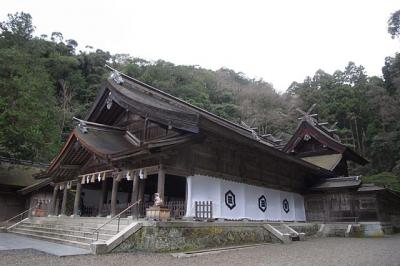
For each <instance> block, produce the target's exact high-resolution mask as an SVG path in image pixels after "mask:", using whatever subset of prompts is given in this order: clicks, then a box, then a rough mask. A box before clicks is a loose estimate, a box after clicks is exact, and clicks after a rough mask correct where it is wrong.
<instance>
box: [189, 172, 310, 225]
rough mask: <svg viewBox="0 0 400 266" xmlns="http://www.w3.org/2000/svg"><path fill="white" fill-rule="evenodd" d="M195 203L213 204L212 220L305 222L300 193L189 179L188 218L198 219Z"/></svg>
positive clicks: (210, 178)
mask: <svg viewBox="0 0 400 266" xmlns="http://www.w3.org/2000/svg"><path fill="white" fill-rule="evenodd" d="M195 201H212V203H213V218H225V219H243V218H247V219H251V220H268V221H282V220H283V221H304V220H305V211H304V199H303V196H301V195H300V194H297V193H291V192H286V191H280V190H275V189H269V188H264V187H258V186H252V185H247V184H243V183H237V182H232V181H227V180H224V179H220V178H214V177H209V176H201V175H194V176H190V177H188V178H187V206H186V216H188V217H193V216H195V208H194V205H195Z"/></svg>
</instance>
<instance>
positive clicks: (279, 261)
mask: <svg viewBox="0 0 400 266" xmlns="http://www.w3.org/2000/svg"><path fill="white" fill-rule="evenodd" d="M399 247H400V235H394V236H389V237H383V238H335V237H332V238H315V239H309V240H307V241H304V242H293V243H292V244H288V245H282V244H268V245H263V246H257V247H253V248H247V249H239V250H230V251H224V252H221V253H216V254H203V255H200V256H195V257H189V258H175V257H173V256H171V254H169V253H117V254H107V255H98V256H94V255H81V256H70V257H57V256H52V255H49V254H45V253H41V252H38V251H34V250H5V251H0V265H85V266H86V265H96V266H102V265H118V266H121V265H163V266H167V265H229V266H233V265H248V266H253V265H323V266H328V265H400V252H399V251H400V250H399Z"/></svg>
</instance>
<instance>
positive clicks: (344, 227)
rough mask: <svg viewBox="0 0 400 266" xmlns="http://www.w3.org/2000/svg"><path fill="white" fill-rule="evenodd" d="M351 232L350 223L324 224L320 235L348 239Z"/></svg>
mask: <svg viewBox="0 0 400 266" xmlns="http://www.w3.org/2000/svg"><path fill="white" fill-rule="evenodd" d="M349 226H350V228H349ZM349 230H351V224H349V223H330V224H324V226H323V228H321V231H320V234H321V235H322V236H325V237H348V234H349Z"/></svg>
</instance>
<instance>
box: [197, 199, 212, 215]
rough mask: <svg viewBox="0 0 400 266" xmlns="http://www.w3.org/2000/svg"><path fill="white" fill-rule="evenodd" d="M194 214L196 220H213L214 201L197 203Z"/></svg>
mask: <svg viewBox="0 0 400 266" xmlns="http://www.w3.org/2000/svg"><path fill="white" fill-rule="evenodd" d="M194 213H195V218H196V219H212V201H195V202H194Z"/></svg>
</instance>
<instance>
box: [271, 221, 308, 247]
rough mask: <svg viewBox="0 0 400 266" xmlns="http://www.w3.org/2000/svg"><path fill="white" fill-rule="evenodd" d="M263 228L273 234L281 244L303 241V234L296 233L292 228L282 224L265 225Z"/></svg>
mask: <svg viewBox="0 0 400 266" xmlns="http://www.w3.org/2000/svg"><path fill="white" fill-rule="evenodd" d="M264 228H265V229H267V230H268V231H270V232H271V233H272V234H274V235H275V236H276V237H277V238H279V239H280V240H281V241H282V242H283V243H289V242H291V241H299V240H304V239H305V234H304V233H298V232H296V231H295V230H294V229H293V228H291V227H290V226H288V225H287V224H284V223H271V224H266V225H264Z"/></svg>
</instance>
